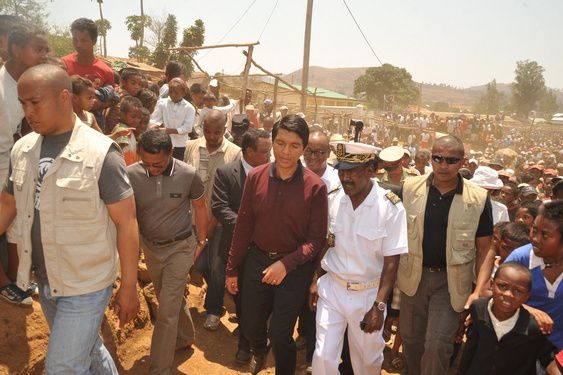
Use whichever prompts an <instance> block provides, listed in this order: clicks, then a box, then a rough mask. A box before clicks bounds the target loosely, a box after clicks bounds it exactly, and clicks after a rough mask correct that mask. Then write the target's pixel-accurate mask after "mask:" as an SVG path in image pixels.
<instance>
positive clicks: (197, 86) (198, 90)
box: [190, 83, 206, 95]
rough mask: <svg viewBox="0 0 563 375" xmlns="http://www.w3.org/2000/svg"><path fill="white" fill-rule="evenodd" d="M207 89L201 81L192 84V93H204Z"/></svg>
mask: <svg viewBox="0 0 563 375" xmlns="http://www.w3.org/2000/svg"><path fill="white" fill-rule="evenodd" d="M205 93H206V91H205V90H204V89H203V87H202V86H201V84H200V83H194V84H192V85H191V86H190V94H204V95H205Z"/></svg>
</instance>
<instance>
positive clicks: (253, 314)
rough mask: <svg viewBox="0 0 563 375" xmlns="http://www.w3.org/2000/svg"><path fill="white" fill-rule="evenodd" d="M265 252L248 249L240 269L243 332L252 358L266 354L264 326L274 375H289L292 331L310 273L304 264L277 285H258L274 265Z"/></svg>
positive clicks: (294, 355) (293, 352)
mask: <svg viewBox="0 0 563 375" xmlns="http://www.w3.org/2000/svg"><path fill="white" fill-rule="evenodd" d="M275 262H276V260H273V259H270V258H269V257H268V255H267V254H266V253H265V252H262V251H261V250H258V249H256V248H253V247H251V249H250V250H249V252H248V255H247V257H246V261H245V265H244V280H243V285H244V293H243V294H242V320H243V330H244V334H245V335H246V337H247V338H248V339H249V340H250V345H251V348H252V351H253V353H254V354H255V355H262V354H265V353H266V342H267V339H266V338H267V336H266V335H267V333H266V332H267V323H268V318H269V317H270V315H271V317H272V318H271V320H270V330H269V336H270V342H271V344H272V350H273V352H274V356H275V358H276V374H277V375H293V374H294V373H295V365H296V358H297V350H296V348H295V341H294V340H293V329H294V328H295V323H296V321H297V317H298V316H299V313H300V312H301V307H302V306H303V303H304V301H305V298H307V295H308V292H309V285H310V282H311V276H312V272H313V264H312V263H311V262H308V263H306V264H303V265H301V266H299V267H297V269H295V270H293V271H291V272H289V273H288V274H287V275H286V277H285V279H284V280H283V282H282V283H281V284H280V285H277V286H272V285H269V284H264V283H262V277H263V276H264V275H263V274H262V271H263V270H264V269H266V268H267V267H269V266H270V265H271V264H273V263H275Z"/></svg>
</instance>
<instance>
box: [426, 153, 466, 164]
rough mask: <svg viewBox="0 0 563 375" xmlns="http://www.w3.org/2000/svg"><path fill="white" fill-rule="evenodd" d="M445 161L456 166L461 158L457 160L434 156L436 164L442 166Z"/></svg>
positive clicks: (433, 159)
mask: <svg viewBox="0 0 563 375" xmlns="http://www.w3.org/2000/svg"><path fill="white" fill-rule="evenodd" d="M444 160H445V161H446V163H447V164H456V163H459V161H460V160H461V158H456V157H453V156H440V155H432V161H433V162H434V163H436V164H442V162H444Z"/></svg>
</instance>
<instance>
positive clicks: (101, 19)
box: [96, 0, 108, 57]
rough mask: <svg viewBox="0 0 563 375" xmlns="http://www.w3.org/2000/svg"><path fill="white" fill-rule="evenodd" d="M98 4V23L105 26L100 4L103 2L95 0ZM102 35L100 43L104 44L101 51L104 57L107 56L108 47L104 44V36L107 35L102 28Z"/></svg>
mask: <svg viewBox="0 0 563 375" xmlns="http://www.w3.org/2000/svg"><path fill="white" fill-rule="evenodd" d="M96 1H97V2H98V8H99V10H100V23H101V24H102V25H105V24H106V22H104V13H103V12H102V3H103V2H104V0H96ZM101 34H102V42H103V43H104V49H103V54H104V57H107V56H108V47H107V42H106V34H107V29H106V28H104V29H103V30H102V32H101Z"/></svg>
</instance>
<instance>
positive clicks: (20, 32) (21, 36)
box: [8, 23, 46, 58]
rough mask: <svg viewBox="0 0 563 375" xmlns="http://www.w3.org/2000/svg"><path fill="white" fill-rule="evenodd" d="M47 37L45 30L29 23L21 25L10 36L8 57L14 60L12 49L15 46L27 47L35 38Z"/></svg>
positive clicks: (14, 28)
mask: <svg viewBox="0 0 563 375" xmlns="http://www.w3.org/2000/svg"><path fill="white" fill-rule="evenodd" d="M38 35H46V34H45V31H44V30H41V29H40V28H38V27H37V26H34V25H31V24H29V23H19V24H17V25H15V26H14V27H13V28H12V31H11V32H10V35H9V36H8V56H9V57H10V58H13V57H14V55H13V53H12V47H13V46H14V45H16V46H19V47H25V46H26V45H27V44H28V43H29V42H30V41H31V40H32V39H33V38H34V37H36V36H38Z"/></svg>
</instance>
